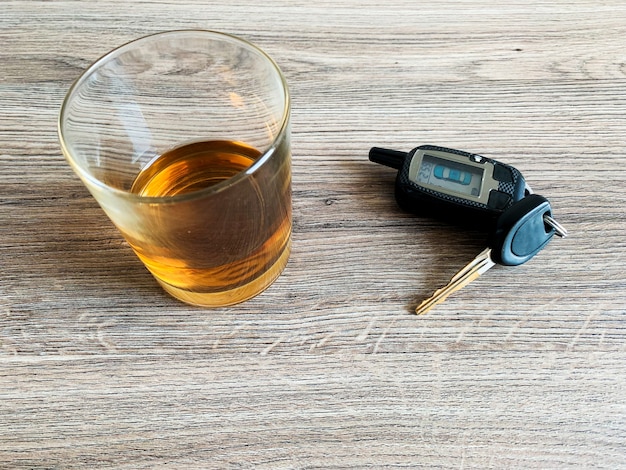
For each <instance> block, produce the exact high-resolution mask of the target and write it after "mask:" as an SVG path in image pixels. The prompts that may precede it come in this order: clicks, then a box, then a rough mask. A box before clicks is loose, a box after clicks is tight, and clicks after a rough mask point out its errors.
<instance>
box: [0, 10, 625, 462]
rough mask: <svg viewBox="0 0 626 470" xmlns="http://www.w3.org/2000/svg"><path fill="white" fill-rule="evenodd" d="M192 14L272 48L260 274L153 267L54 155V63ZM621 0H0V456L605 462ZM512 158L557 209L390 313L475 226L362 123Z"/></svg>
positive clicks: (613, 430)
mask: <svg viewBox="0 0 626 470" xmlns="http://www.w3.org/2000/svg"><path fill="white" fill-rule="evenodd" d="M178 28H207V29H215V30H221V31H226V32H230V33H234V34H237V35H240V36H242V37H244V38H246V39H249V40H251V41H253V42H255V43H256V44H258V45H259V46H261V47H262V48H264V49H265V50H266V51H267V52H268V53H270V55H272V56H273V57H274V58H275V59H276V61H277V62H278V63H279V65H280V67H281V68H282V70H283V72H284V73H285V75H286V77H287V80H288V82H289V84H290V87H291V93H292V98H293V119H292V127H293V132H292V138H293V154H294V158H293V192H294V202H293V204H294V207H293V208H294V235H293V238H294V243H293V253H292V256H291V259H290V262H289V265H288V267H287V269H286V271H285V272H284V274H283V275H282V276H281V277H280V278H279V280H278V281H277V282H276V283H275V284H274V285H273V286H272V287H271V288H270V289H269V290H268V291H266V292H265V293H264V294H262V295H260V296H258V297H257V298H255V299H253V300H251V301H249V302H246V303H244V304H242V305H239V306H235V307H230V308H224V309H217V310H210V311H206V310H202V309H197V308H193V307H190V306H186V305H184V304H181V303H179V302H177V301H175V300H173V299H171V298H169V297H168V296H167V295H166V294H164V293H163V292H162V291H161V290H160V289H159V287H158V286H157V285H156V283H155V282H154V281H153V280H152V278H151V277H150V275H149V274H148V273H147V271H146V270H145V269H144V268H143V267H142V266H141V264H140V263H139V261H138V260H137V259H136V258H135V257H134V255H133V254H132V252H131V250H130V248H129V247H128V246H127V245H126V244H125V242H123V240H122V239H121V237H120V236H119V234H118V233H117V231H116V230H115V229H114V227H113V226H112V225H111V223H110V222H109V221H108V220H107V219H106V217H105V216H104V214H103V213H102V211H101V210H100V209H99V208H98V206H97V204H96V203H95V201H94V200H93V199H92V198H91V197H90V196H89V194H88V193H87V191H86V190H85V189H84V188H83V186H82V185H81V184H80V182H79V181H78V178H77V177H75V176H74V175H73V174H72V172H71V170H70V168H69V166H68V165H67V164H66V163H65V161H64V160H63V158H62V156H61V152H60V149H59V146H58V141H57V136H56V118H57V114H58V110H59V107H60V104H61V101H62V99H63V96H64V94H65V92H66V91H67V89H68V88H69V86H70V85H71V83H72V81H73V80H74V79H75V78H76V77H77V76H78V75H79V74H80V72H81V71H82V70H84V69H85V68H86V67H87V66H88V65H89V63H91V62H92V61H93V60H94V59H96V58H97V57H98V56H100V55H102V54H104V53H105V52H107V51H108V50H110V49H111V48H113V47H115V46H118V45H120V44H122V43H124V42H126V41H128V40H131V39H133V38H135V37H138V36H140V35H144V34H148V33H152V32H157V31H161V30H166V29H178ZM625 38H626V5H625V4H624V3H623V2H619V1H610V0H609V1H603V2H599V3H598V2H592V1H587V0H580V1H574V2H572V1H567V2H566V1H555V2H546V1H531V2H510V1H506V2H505V1H497V2H495V3H494V2H493V1H490V2H486V1H472V2H469V1H461V0H445V1H442V2H436V4H426V3H423V4H422V2H414V1H408V0H406V1H404V0H391V1H388V2H376V1H373V0H370V1H365V2H362V1H361V2H356V1H352V0H341V1H332V2H331V1H322V2H315V5H313V4H311V2H304V1H297V2H286V1H284V2H279V1H273V0H270V1H266V2H252V1H245V0H241V1H235V2H221V3H218V2H213V1H201V0H189V1H185V2H176V1H174V0H153V1H147V0H146V1H136V2H133V3H132V4H129V3H128V2H126V1H121V0H119V1H116V0H103V1H99V2H79V1H25V0H15V1H4V2H3V3H2V9H1V11H0V43H1V44H2V47H1V48H0V63H1V64H2V67H1V70H2V72H1V74H0V106H1V113H0V175H1V177H2V184H1V185H0V222H1V223H0V270H1V275H0V423H1V425H0V468H47V469H49V468H55V469H56V468H58V469H61V468H122V469H135V468H137V469H141V468H261V469H264V468H265V469H270V468H271V469H275V468H285V469H286V468H324V469H340V468H415V467H427V468H607V469H615V468H626V448H625V446H624V442H626V330H625V328H624V325H625V323H624V322H625V320H626V274H625V269H624V266H626V196H625V193H624V188H625V187H626V172H625V171H624V167H623V164H624V161H625V160H624V151H625V149H626V146H625V145H624V142H625V140H624V139H625V136H626V120H625V119H624V116H625V115H626V99H625V95H624V90H625V89H626V52H625V51H626V39H625ZM424 143H431V144H439V145H445V146H450V147H456V148H460V149H464V150H467V151H472V152H477V153H481V154H483V155H485V156H488V157H491V158H495V159H498V160H502V161H504V162H507V163H509V164H512V165H514V166H516V167H517V168H518V169H519V170H520V171H522V173H523V174H524V175H525V177H526V179H527V180H528V182H529V183H530V184H531V186H532V187H533V189H534V190H535V192H537V193H540V194H543V195H545V196H547V197H549V198H550V200H551V202H552V204H553V207H554V212H555V216H556V217H557V219H558V220H559V221H560V222H561V223H563V224H564V225H565V226H566V227H567V228H568V230H569V231H570V232H571V237H570V238H567V239H565V240H555V241H553V242H551V243H550V244H549V246H548V247H547V248H546V249H545V250H544V251H543V252H542V253H540V254H539V255H538V256H537V257H536V258H534V259H533V260H532V261H530V262H529V263H527V264H526V265H523V266H520V267H517V268H503V267H496V268H494V269H493V270H491V271H490V272H489V273H487V274H485V275H484V276H482V277H481V278H480V279H478V280H477V281H476V282H475V283H473V285H472V286H470V287H468V288H466V289H464V290H462V291H460V292H458V293H455V294H454V295H453V296H451V297H450V298H449V299H448V300H447V301H446V302H444V303H443V304H441V305H439V306H437V307H436V309H435V310H434V311H433V312H431V313H430V314H429V315H427V316H424V317H416V316H414V315H412V314H411V311H412V309H413V308H414V307H415V305H416V304H417V303H418V302H419V301H420V300H421V299H423V298H424V297H425V296H427V295H429V294H430V293H431V292H432V291H433V290H434V289H436V288H437V287H440V286H441V285H442V284H443V283H445V282H446V281H447V279H448V278H449V277H450V276H451V275H452V274H453V273H454V272H455V271H456V270H457V269H459V268H460V267H461V266H462V265H463V264H465V263H466V262H467V261H469V260H470V259H471V258H472V257H473V256H475V255H476V254H477V253H478V252H479V251H480V250H481V249H482V247H483V246H482V245H483V240H482V237H481V236H480V235H479V234H475V233H468V232H466V231H463V230H459V229H455V228H452V227H449V226H446V225H443V224H441V223H438V222H436V221H432V220H424V219H418V218H415V217H413V216H411V215H408V214H405V213H403V212H401V211H400V210H399V209H398V208H397V207H396V206H395V202H394V200H393V176H394V175H393V172H392V171H391V170H388V169H385V168H383V167H379V166H377V165H374V164H372V163H370V162H369V161H368V160H367V152H368V150H369V148H370V147H371V146H373V145H377V146H388V147H391V148H397V149H400V150H409V149H411V148H412V147H414V146H416V145H419V144H424Z"/></svg>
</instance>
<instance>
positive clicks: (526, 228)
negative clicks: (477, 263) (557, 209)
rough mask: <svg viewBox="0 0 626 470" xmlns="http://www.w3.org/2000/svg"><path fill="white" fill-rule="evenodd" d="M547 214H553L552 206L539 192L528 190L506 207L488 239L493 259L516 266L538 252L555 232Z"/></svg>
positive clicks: (550, 215) (499, 262)
mask: <svg viewBox="0 0 626 470" xmlns="http://www.w3.org/2000/svg"><path fill="white" fill-rule="evenodd" d="M546 216H547V217H552V207H551V206H550V202H549V201H548V200H547V199H546V198H545V197H543V196H540V195H538V194H531V195H529V196H527V197H525V198H523V199H521V200H519V201H517V202H516V203H514V204H513V205H512V206H511V207H509V208H508V209H507V210H505V211H504V212H503V213H502V215H500V217H498V220H497V222H496V228H495V230H494V231H493V232H492V233H491V235H490V239H489V247H490V248H491V250H492V252H491V257H492V259H493V261H494V262H496V263H498V264H502V265H504V266H518V265H520V264H524V263H525V262H526V261H528V260H529V259H531V258H532V257H533V256H535V255H536V254H537V253H539V252H540V251H541V250H542V249H543V247H545V246H546V245H547V244H548V242H549V241H550V239H551V238H552V236H553V235H554V234H555V230H554V228H553V227H551V226H549V225H548V224H546V222H545V221H544V217H546Z"/></svg>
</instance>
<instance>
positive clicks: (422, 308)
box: [415, 248, 495, 315]
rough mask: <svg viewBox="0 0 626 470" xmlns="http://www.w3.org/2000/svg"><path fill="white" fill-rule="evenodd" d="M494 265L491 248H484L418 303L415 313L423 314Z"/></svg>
mask: <svg viewBox="0 0 626 470" xmlns="http://www.w3.org/2000/svg"><path fill="white" fill-rule="evenodd" d="M494 265H495V263H494V262H493V261H492V259H491V248H486V249H485V250H483V251H482V252H481V253H480V254H479V255H478V256H476V258H474V259H473V260H472V261H470V262H469V263H468V264H467V266H465V267H464V268H463V269H461V270H460V271H459V272H458V273H456V274H455V275H454V276H453V277H452V279H450V282H449V283H448V284H447V285H446V286H444V287H442V288H441V289H438V290H436V291H435V293H434V294H433V295H432V296H431V297H429V298H428V299H426V300H424V301H423V302H422V303H421V304H419V305H418V306H417V308H416V309H415V313H416V314H418V315H423V314H424V313H426V312H428V311H429V310H430V309H431V308H433V307H434V306H435V305H437V304H440V303H441V302H443V301H444V300H446V299H447V298H448V296H449V295H450V294H452V293H453V292H456V291H457V290H459V289H462V288H463V287H465V286H466V285H468V284H469V283H470V282H472V281H473V280H474V279H476V278H478V277H479V276H480V275H481V274H483V273H484V272H486V271H487V270H489V269H490V268H491V267H493V266H494Z"/></svg>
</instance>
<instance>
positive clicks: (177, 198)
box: [57, 29, 291, 204]
mask: <svg viewBox="0 0 626 470" xmlns="http://www.w3.org/2000/svg"><path fill="white" fill-rule="evenodd" d="M187 34H190V35H194V34H199V35H208V36H214V37H216V38H219V39H222V40H226V41H230V42H232V43H237V44H239V45H241V46H243V47H246V48H248V49H251V50H252V51H254V52H255V53H257V54H259V55H260V56H261V57H263V58H264V59H265V60H267V61H268V63H269V64H270V65H271V66H272V68H273V69H274V71H275V72H276V73H277V75H278V78H279V79H280V83H281V86H282V90H283V93H284V99H285V104H284V108H283V113H282V118H281V122H280V126H279V130H278V132H277V133H276V135H275V136H273V139H272V143H271V144H270V145H269V146H268V147H267V148H266V149H265V150H263V153H262V154H261V156H260V157H259V158H257V159H256V160H255V161H254V163H252V165H250V166H249V167H248V168H246V169H245V170H242V171H240V172H239V173H237V174H236V175H234V176H232V177H230V178H228V179H226V180H224V181H221V182H219V183H217V184H215V185H213V186H209V187H207V188H203V189H198V190H196V191H191V192H188V193H183V194H178V195H173V196H142V195H139V194H136V193H132V192H130V191H127V190H124V189H120V188H116V187H114V186H109V185H108V184H106V183H105V182H104V181H101V180H99V179H98V178H95V177H94V176H93V175H92V174H91V173H90V172H88V171H87V170H85V169H84V168H83V167H82V166H81V165H79V164H78V162H77V161H76V159H75V158H74V157H73V156H72V153H71V152H70V151H69V147H68V145H67V143H66V139H65V133H64V130H63V127H64V126H63V121H64V116H65V113H66V111H67V108H68V107H69V103H70V102H71V101H72V99H73V97H74V94H75V92H76V90H78V88H79V87H80V86H81V85H82V84H83V82H85V81H86V80H87V78H88V77H90V76H91V75H92V74H93V73H94V72H95V71H97V70H98V69H99V68H100V67H101V66H102V65H104V64H105V63H107V62H109V61H110V60H111V59H114V58H116V57H118V56H119V55H120V54H122V53H124V52H126V51H127V50H130V49H132V48H133V47H135V46H137V45H138V43H142V42H146V41H149V40H151V39H154V38H157V39H158V38H160V37H162V36H170V35H187ZM290 113H291V97H290V93H289V88H288V85H287V80H286V79H285V76H284V75H283V73H282V71H281V70H280V67H279V66H278V64H277V63H276V62H275V61H274V59H272V57H271V56H270V55H269V54H267V53H266V52H265V51H264V50H263V49H261V48H260V47H258V46H256V45H254V44H253V43H252V42H250V41H247V40H246V39H243V38H241V37H239V36H235V35H234V34H230V33H224V32H221V31H214V30H210V29H176V30H169V31H159V32H156V33H152V34H148V35H145V36H141V37H138V38H135V39H132V40H130V41H127V42H125V43H124V44H122V45H120V46H118V47H115V48H114V49H111V50H110V51H108V52H106V53H105V54H103V55H101V56H100V57H99V58H98V59H96V60H95V61H93V62H92V63H91V64H90V65H89V66H88V67H87V68H86V69H85V70H84V71H83V72H81V74H80V75H79V76H78V78H76V80H74V82H73V83H72V85H71V86H70V88H69V89H68V91H67V93H66V94H65V97H64V98H63V103H62V104H61V109H60V111H59V116H58V120H57V134H58V138H59V143H60V146H61V151H62V153H63V155H64V157H65V159H66V160H67V161H68V162H69V164H70V166H71V167H72V168H73V169H74V171H75V172H76V173H78V175H79V176H80V178H81V179H83V180H85V181H88V182H89V183H90V184H92V185H94V186H95V187H97V188H100V189H104V190H106V191H108V192H111V193H114V194H117V195H120V196H122V197H125V198H129V199H136V200H137V201H141V202H143V203H148V204H151V203H175V202H181V201H189V200H193V199H196V198H200V197H205V196H207V195H209V194H214V193H217V192H219V191H222V190H224V189H226V188H229V187H231V186H233V185H235V184H237V183H238V182H239V181H241V180H243V179H245V178H247V177H249V176H251V175H253V174H254V173H255V172H256V171H257V170H258V169H259V168H261V167H262V166H264V164H265V163H266V162H267V161H268V160H269V159H270V158H271V157H272V155H273V154H274V153H275V151H276V148H277V147H278V145H279V143H280V142H282V140H283V138H284V137H285V134H286V132H287V130H288V123H289V118H290Z"/></svg>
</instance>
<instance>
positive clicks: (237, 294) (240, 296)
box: [156, 240, 291, 307]
mask: <svg viewBox="0 0 626 470" xmlns="http://www.w3.org/2000/svg"><path fill="white" fill-rule="evenodd" d="M290 253H291V240H290V241H289V243H287V245H286V246H285V249H284V250H283V252H282V254H281V255H280V258H278V259H277V260H276V262H275V263H274V264H273V265H272V266H271V267H270V268H269V269H268V270H267V271H265V273H263V274H262V275H261V276H259V277H258V278H256V279H255V280H253V281H252V282H249V283H248V284H246V285H244V286H241V287H237V288H235V289H231V290H228V291H224V292H209V293H206V292H192V291H189V290H185V289H180V288H178V287H175V286H172V285H170V284H167V283H165V282H163V281H161V280H160V279H158V278H156V280H157V281H158V282H159V284H160V285H161V287H163V289H164V290H165V291H166V292H167V293H168V294H170V295H171V296H172V297H174V298H176V299H178V300H181V301H183V302H185V303H188V304H191V305H197V306H200V307H226V306H228V305H234V304H238V303H240V302H243V301H245V300H248V299H251V298H252V297H254V296H256V295H258V294H260V293H261V292H263V291H264V290H265V289H267V288H268V287H269V286H270V285H272V283H273V282H274V281H275V280H276V279H277V278H278V276H280V273H282V272H283V269H285V266H287V261H288V260H289V254H290Z"/></svg>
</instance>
